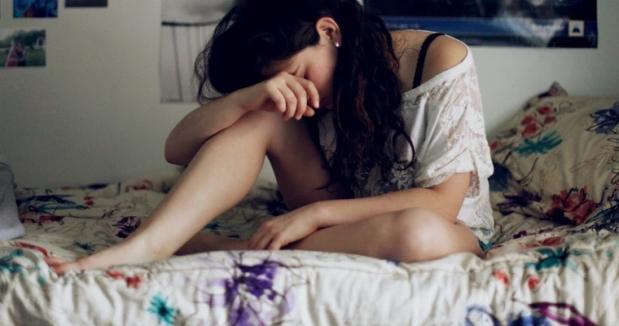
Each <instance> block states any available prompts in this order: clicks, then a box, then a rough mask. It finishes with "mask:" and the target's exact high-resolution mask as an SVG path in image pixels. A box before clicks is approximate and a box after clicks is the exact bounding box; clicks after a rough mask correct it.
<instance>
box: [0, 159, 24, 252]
mask: <svg viewBox="0 0 619 326" xmlns="http://www.w3.org/2000/svg"><path fill="white" fill-rule="evenodd" d="M22 235H24V227H23V226H22V224H21V222H20V221H19V216H18V214H17V205H16V203H15V194H14V192H13V173H12V172H11V168H10V167H9V165H8V163H7V161H6V159H5V158H4V157H3V156H2V153H0V240H10V239H13V238H17V237H20V236H22Z"/></svg>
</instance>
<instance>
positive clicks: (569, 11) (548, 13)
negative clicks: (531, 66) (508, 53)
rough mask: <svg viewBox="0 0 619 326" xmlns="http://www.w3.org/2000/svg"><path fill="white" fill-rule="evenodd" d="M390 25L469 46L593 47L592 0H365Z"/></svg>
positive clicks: (594, 7)
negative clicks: (442, 35) (434, 33)
mask: <svg viewBox="0 0 619 326" xmlns="http://www.w3.org/2000/svg"><path fill="white" fill-rule="evenodd" d="M364 5H365V6H366V7H367V8H369V9H371V10H374V11H375V12H377V13H379V14H380V15H381V16H382V17H383V18H384V20H385V22H386V23H387V25H388V27H389V28H390V29H407V28H413V29H421V30H428V31H437V32H444V33H447V34H449V35H452V36H454V37H457V38H459V39H461V40H463V41H465V42H466V43H467V44H469V45H496V46H528V47H567V48H597V39H598V31H597V1H596V0H457V1H454V0H364Z"/></svg>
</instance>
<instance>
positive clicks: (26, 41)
mask: <svg viewBox="0 0 619 326" xmlns="http://www.w3.org/2000/svg"><path fill="white" fill-rule="evenodd" d="M45 40H46V37H45V30H40V29H14V28H0V68H18V67H42V66H45V64H46V59H45Z"/></svg>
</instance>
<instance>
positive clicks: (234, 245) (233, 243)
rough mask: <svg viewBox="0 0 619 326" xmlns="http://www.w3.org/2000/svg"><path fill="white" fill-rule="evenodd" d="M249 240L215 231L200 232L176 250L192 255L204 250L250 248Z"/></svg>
mask: <svg viewBox="0 0 619 326" xmlns="http://www.w3.org/2000/svg"><path fill="white" fill-rule="evenodd" d="M247 244H248V241H247V240H239V239H234V238H229V237H225V236H221V235H217V234H214V233H210V232H209V233H203V232H200V233H198V234H196V235H195V236H194V237H193V238H191V239H190V240H189V241H187V243H185V244H184V245H183V246H182V247H180V248H179V249H178V250H177V251H176V253H175V254H176V255H190V254H194V253H198V252H203V251H216V250H249V248H248V245H247Z"/></svg>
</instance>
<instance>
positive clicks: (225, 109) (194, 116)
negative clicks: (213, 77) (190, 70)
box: [165, 93, 247, 165]
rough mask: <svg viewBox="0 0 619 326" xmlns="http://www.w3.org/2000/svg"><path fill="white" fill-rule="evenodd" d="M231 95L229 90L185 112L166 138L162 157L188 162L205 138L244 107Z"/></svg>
mask: <svg viewBox="0 0 619 326" xmlns="http://www.w3.org/2000/svg"><path fill="white" fill-rule="evenodd" d="M235 96H236V94H235V93H232V94H230V95H227V96H223V97H220V98H218V99H216V100H214V101H212V102H209V103H207V104H204V105H202V106H200V107H199V108H197V109H195V110H193V111H191V112H190V113H189V114H187V115H186V116H185V117H184V118H183V119H182V120H181V121H180V122H179V123H178V124H177V125H176V126H175V127H174V129H172V131H171V132H170V134H169V135H168V137H167V139H166V143H165V159H166V161H168V162H170V163H172V164H177V165H186V164H188V163H189V162H190V161H191V159H192V158H193V157H194V155H195V154H196V152H197V151H198V150H199V149H200V147H201V146H202V144H203V143H204V142H205V141H206V140H208V139H209V138H211V137H212V136H214V135H215V134H217V133H218V132H220V131H222V130H224V129H225V128H227V127H229V126H231V125H232V124H233V123H235V122H236V121H237V120H238V119H239V118H241V117H242V116H243V115H244V114H245V113H246V112H247V110H246V109H245V108H243V107H242V106H241V105H239V104H238V103H239V102H238V101H237V100H236V98H235Z"/></svg>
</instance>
